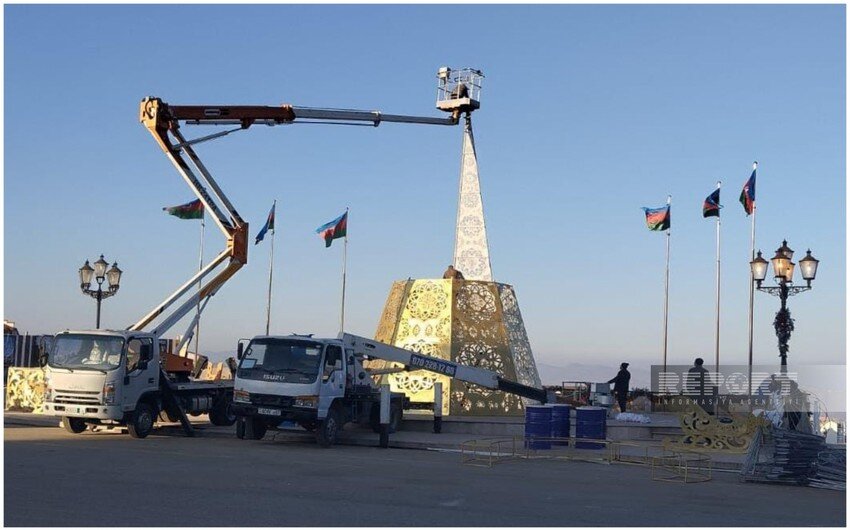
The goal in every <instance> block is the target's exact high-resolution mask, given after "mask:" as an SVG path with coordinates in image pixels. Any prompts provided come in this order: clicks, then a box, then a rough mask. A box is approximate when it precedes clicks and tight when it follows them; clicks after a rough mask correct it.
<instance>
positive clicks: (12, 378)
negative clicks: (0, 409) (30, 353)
mask: <svg viewBox="0 0 850 530" xmlns="http://www.w3.org/2000/svg"><path fill="white" fill-rule="evenodd" d="M6 410H23V411H28V412H33V413H35V414H43V413H44V370H42V369H41V368H18V367H15V366H12V367H9V373H8V374H7V379H6Z"/></svg>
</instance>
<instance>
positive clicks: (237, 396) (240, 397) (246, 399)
mask: <svg viewBox="0 0 850 530" xmlns="http://www.w3.org/2000/svg"><path fill="white" fill-rule="evenodd" d="M233 401H239V402H240V403H250V402H251V394H250V393H249V392H245V391H244V390H240V389H238V388H234V389H233Z"/></svg>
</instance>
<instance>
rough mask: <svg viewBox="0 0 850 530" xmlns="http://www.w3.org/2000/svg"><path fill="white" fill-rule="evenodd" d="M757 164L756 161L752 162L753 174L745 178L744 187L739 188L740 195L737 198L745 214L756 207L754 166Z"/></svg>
mask: <svg viewBox="0 0 850 530" xmlns="http://www.w3.org/2000/svg"><path fill="white" fill-rule="evenodd" d="M758 165H759V164H758V162H753V174H752V175H750V178H749V179H747V182H746V183H745V184H744V189H742V190H741V197H740V198H739V199H738V200H739V201H741V205H742V206H743V207H744V211H745V212H747V215H752V213H753V211H754V210H755V209H756V168H758Z"/></svg>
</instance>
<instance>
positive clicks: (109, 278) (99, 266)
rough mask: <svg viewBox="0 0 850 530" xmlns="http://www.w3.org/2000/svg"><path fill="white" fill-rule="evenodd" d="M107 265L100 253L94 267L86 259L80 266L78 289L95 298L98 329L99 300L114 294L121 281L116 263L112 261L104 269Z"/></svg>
mask: <svg viewBox="0 0 850 530" xmlns="http://www.w3.org/2000/svg"><path fill="white" fill-rule="evenodd" d="M108 266H109V263H107V262H106V260H105V259H103V254H101V255H100V259H99V260H97V261H95V262H94V268H92V266H91V265H89V260H86V263H85V264H84V265H83V266H82V267H80V289H81V290H82V291H83V294H87V295H89V296H91V297H92V298H94V299H95V300H97V324H96V327H95V329H100V302H101V301H102V300H103V299H104V298H109V297H110V296H115V294H116V293H117V292H118V287H119V284H120V282H121V273H122V272H123V271H122V270H121V269H119V268H118V263H117V262H116V263H113V264H112V268H111V269H109V270H106V267H108ZM92 276H94V279H95V281H96V282H97V289H96V290H95V289H91V279H92ZM104 281H106V290H105V291H104V290H103V282H104Z"/></svg>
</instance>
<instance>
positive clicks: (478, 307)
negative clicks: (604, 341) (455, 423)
mask: <svg viewBox="0 0 850 530" xmlns="http://www.w3.org/2000/svg"><path fill="white" fill-rule="evenodd" d="M454 287H455V310H454V312H453V313H452V331H453V339H454V340H453V341H452V360H454V361H455V362H459V363H463V364H466V365H469V366H477V367H480V368H485V369H487V370H493V371H494V372H496V373H498V374H499V375H500V376H502V377H504V378H506V379H509V380H512V381H516V371H515V370H514V366H513V359H512V358H511V351H510V346H509V344H508V337H507V333H506V330H505V326H504V320H503V318H502V311H501V307H500V306H501V303H500V299H499V293H498V285H497V284H496V283H493V282H478V281H468V280H467V281H457V282H455V285H454ZM522 410H523V407H522V401H521V400H520V399H519V398H518V397H517V396H515V395H512V394H506V393H504V392H498V391H495V390H491V389H489V388H484V387H480V386H477V385H472V384H469V383H464V382H463V381H457V380H453V381H452V413H453V414H470V415H486V416H495V415H506V414H521V413H522Z"/></svg>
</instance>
